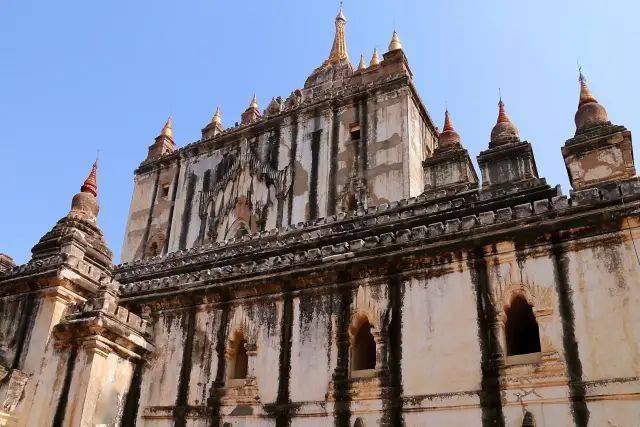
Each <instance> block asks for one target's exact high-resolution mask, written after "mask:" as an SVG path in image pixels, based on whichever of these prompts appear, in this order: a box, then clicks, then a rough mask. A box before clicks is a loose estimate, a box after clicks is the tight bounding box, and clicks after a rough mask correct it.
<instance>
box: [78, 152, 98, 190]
mask: <svg viewBox="0 0 640 427" xmlns="http://www.w3.org/2000/svg"><path fill="white" fill-rule="evenodd" d="M97 173H98V159H96V161H95V162H93V166H92V167H91V172H89V175H88V176H87V179H85V180H84V184H82V187H80V191H81V192H83V193H91V194H93V197H98V181H97Z"/></svg>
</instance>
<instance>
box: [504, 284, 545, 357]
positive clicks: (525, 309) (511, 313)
mask: <svg viewBox="0 0 640 427" xmlns="http://www.w3.org/2000/svg"><path fill="white" fill-rule="evenodd" d="M506 315H507V321H506V323H505V335H506V338H507V355H508V356H515V355H518V354H529V353H538V352H540V331H539V330H538V322H537V321H536V317H535V316H534V314H533V308H532V307H531V305H529V303H528V302H527V300H525V299H524V298H523V297H522V296H516V297H515V298H514V299H513V301H512V302H511V305H510V306H509V308H508V309H507V310H506Z"/></svg>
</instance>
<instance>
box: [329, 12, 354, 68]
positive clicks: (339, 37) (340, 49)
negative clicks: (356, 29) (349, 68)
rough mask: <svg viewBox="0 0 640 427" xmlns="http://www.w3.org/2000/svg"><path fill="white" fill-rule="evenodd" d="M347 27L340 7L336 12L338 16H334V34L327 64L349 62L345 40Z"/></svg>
mask: <svg viewBox="0 0 640 427" xmlns="http://www.w3.org/2000/svg"><path fill="white" fill-rule="evenodd" d="M346 25H347V20H346V19H345V17H344V13H343V12H342V6H340V10H339V11H338V16H336V34H335V37H334V39H333V45H332V46H331V52H330V53H329V58H328V59H327V62H329V63H334V62H339V61H342V60H347V61H349V53H348V52H347V40H346V38H345V32H344V30H345V27H346Z"/></svg>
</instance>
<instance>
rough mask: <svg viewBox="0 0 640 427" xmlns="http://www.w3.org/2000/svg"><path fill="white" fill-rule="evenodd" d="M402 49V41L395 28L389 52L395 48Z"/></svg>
mask: <svg viewBox="0 0 640 427" xmlns="http://www.w3.org/2000/svg"><path fill="white" fill-rule="evenodd" d="M398 49H402V43H400V37H398V33H397V32H396V31H395V30H393V36H391V43H389V52H391V51H393V50H398Z"/></svg>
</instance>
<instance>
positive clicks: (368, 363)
mask: <svg viewBox="0 0 640 427" xmlns="http://www.w3.org/2000/svg"><path fill="white" fill-rule="evenodd" d="M371 329H372V326H371V323H369V321H368V320H365V321H364V322H363V323H362V324H361V325H360V328H359V329H358V332H357V333H356V334H355V337H354V339H353V348H352V350H351V358H352V359H351V370H352V371H362V370H366V369H375V367H376V342H375V340H374V339H373V334H372V333H371Z"/></svg>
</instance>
